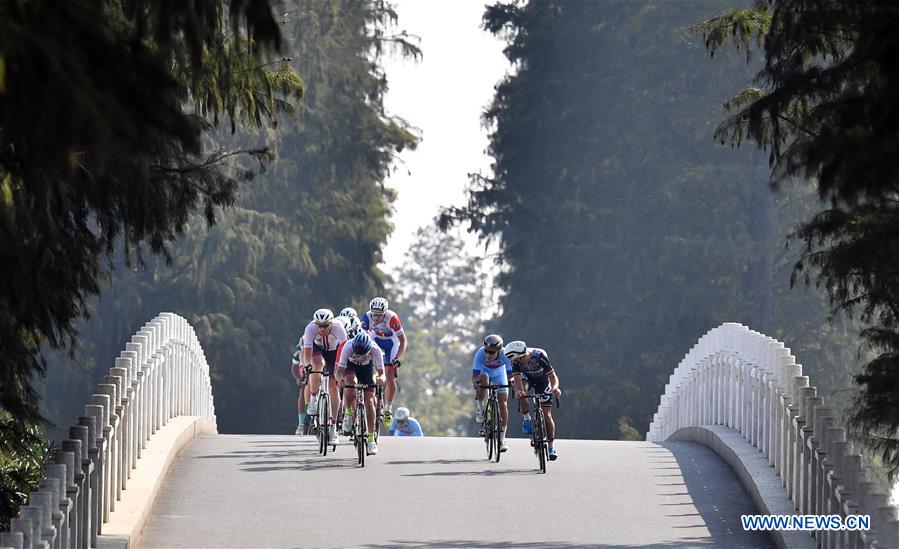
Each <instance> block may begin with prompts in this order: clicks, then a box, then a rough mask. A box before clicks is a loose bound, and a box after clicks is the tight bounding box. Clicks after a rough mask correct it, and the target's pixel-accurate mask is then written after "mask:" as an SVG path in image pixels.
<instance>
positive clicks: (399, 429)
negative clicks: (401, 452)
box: [387, 417, 424, 437]
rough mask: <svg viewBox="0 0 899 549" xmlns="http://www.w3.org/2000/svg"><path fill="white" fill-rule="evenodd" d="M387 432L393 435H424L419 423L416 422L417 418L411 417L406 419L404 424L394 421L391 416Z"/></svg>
mask: <svg viewBox="0 0 899 549" xmlns="http://www.w3.org/2000/svg"><path fill="white" fill-rule="evenodd" d="M387 432H388V433H390V434H391V435H393V436H395V437H421V436H424V435H423V434H422V432H421V425H420V424H419V423H418V420H417V419H415V418H411V417H410V418H409V419H407V420H406V425H399V424H398V423H397V422H396V418H393V421H392V422H390V429H388V430H387Z"/></svg>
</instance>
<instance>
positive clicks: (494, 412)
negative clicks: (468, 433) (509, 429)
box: [478, 382, 509, 463]
mask: <svg viewBox="0 0 899 549" xmlns="http://www.w3.org/2000/svg"><path fill="white" fill-rule="evenodd" d="M478 386H480V387H483V388H484V389H487V403H486V404H485V405H484V428H483V429H484V443H485V444H486V445H487V459H488V460H493V459H495V460H496V462H497V463H499V457H500V454H501V453H502V452H501V451H500V447H501V445H502V440H501V437H502V426H501V425H500V414H499V398H498V397H497V396H496V390H497V389H504V388H507V387H509V385H508V384H506V385H493V384H487V385H484V384H483V383H481V382H478Z"/></svg>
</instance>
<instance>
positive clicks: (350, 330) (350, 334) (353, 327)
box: [334, 307, 362, 435]
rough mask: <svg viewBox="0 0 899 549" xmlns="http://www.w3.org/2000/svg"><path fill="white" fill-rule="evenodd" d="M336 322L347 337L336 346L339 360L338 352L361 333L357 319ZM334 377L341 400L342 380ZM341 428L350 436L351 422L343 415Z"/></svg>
mask: <svg viewBox="0 0 899 549" xmlns="http://www.w3.org/2000/svg"><path fill="white" fill-rule="evenodd" d="M347 309H350V308H349V307H347ZM350 310H352V309H350ZM344 311H346V309H344V310H343V311H341V312H344ZM353 312H354V313H355V311H353ZM337 321H339V322H340V324H341V326H343V329H344V330H346V337H347V338H346V339H345V340H343V341H341V342H340V344H339V345H337V358H340V352H341V351H342V350H343V347H344V346H345V345H346V344H347V343H348V342H350V341H352V340H353V338H354V337H356V334H358V333H359V332H361V331H362V322H360V321H359V317H356V316H343V315H341V316H338V317H337ZM334 377H336V378H337V388H338V391H339V394H340V396H341V398H342V397H343V385H344V384H343V379H341V378H340V377H339V376H334ZM345 408H346V406H345V405H344V409H345ZM339 409H340V408H338V410H339ZM342 427H343V432H344V434H345V435H349V434H352V422H350V423H347V421H346V415H344V422H343V426H342Z"/></svg>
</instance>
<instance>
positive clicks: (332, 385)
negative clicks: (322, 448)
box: [324, 351, 340, 425]
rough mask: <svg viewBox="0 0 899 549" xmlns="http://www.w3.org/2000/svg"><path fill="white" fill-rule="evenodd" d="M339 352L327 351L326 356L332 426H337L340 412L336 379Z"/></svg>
mask: <svg viewBox="0 0 899 549" xmlns="http://www.w3.org/2000/svg"><path fill="white" fill-rule="evenodd" d="M336 355H337V351H326V352H325V354H324V359H325V371H326V372H328V376H329V379H330V381H329V382H328V394H329V395H330V396H331V425H337V413H338V410H340V398H339V395H338V392H337V379H336V378H335V377H334V367H335V364H334V363H335V359H336V358H337V356H336Z"/></svg>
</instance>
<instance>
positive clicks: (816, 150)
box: [707, 0, 899, 475]
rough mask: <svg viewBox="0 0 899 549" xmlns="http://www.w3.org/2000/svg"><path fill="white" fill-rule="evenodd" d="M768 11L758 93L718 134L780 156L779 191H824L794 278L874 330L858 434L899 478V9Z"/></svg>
mask: <svg viewBox="0 0 899 549" xmlns="http://www.w3.org/2000/svg"><path fill="white" fill-rule="evenodd" d="M768 4H770V6H766V5H765V4H764V3H761V2H759V3H758V4H757V5H756V7H755V8H754V10H755V11H757V12H762V11H764V12H766V13H770V23H769V24H768V25H767V26H764V27H760V28H758V29H755V30H754V31H752V32H754V33H756V34H757V36H758V40H759V41H761V42H764V44H765V67H764V69H763V70H762V71H761V72H760V73H759V74H758V75H757V76H756V78H755V80H754V82H753V84H754V87H755V88H756V91H755V93H753V94H752V95H751V96H747V97H746V98H745V99H744V101H742V102H740V103H735V104H734V105H732V107H733V111H734V112H733V114H732V116H731V117H730V118H728V119H727V120H725V121H724V122H723V123H722V124H721V125H720V126H719V129H718V135H719V136H720V138H721V139H730V140H731V141H732V142H734V143H736V144H739V143H741V142H743V141H745V140H752V141H755V142H756V144H758V145H759V146H760V147H764V148H766V149H768V150H770V154H771V156H770V162H771V165H772V167H773V177H774V178H775V180H776V181H778V182H783V181H784V180H786V179H788V178H791V177H803V178H806V179H808V180H811V181H814V182H815V186H816V190H817V194H818V196H820V197H821V199H822V200H823V201H825V202H826V203H827V205H828V206H829V207H828V208H827V209H825V210H824V211H820V212H814V215H808V216H806V217H804V220H805V221H804V222H803V223H802V225H801V226H800V227H798V229H797V231H796V236H797V237H798V238H800V239H802V240H804V242H805V244H806V246H805V250H804V252H803V254H802V256H801V257H800V258H799V261H798V262H796V264H795V268H794V271H793V277H794V280H802V279H804V280H805V281H806V283H807V284H808V283H811V281H812V280H814V282H815V284H816V285H817V286H819V287H822V288H824V289H825V290H826V291H827V292H828V295H829V297H830V304H831V307H832V310H833V311H834V313H837V312H844V313H847V314H850V315H851V314H858V315H859V317H860V318H861V320H862V321H863V322H865V323H866V324H868V325H869V326H870V327H869V328H868V329H866V330H865V331H864V332H863V334H862V335H863V337H864V338H865V341H866V348H867V349H868V350H869V351H870V352H873V353H878V352H879V353H880V354H879V356H877V357H876V358H875V359H873V360H871V361H870V362H868V363H867V364H866V365H865V368H864V372H863V374H861V375H859V376H858V377H857V378H856V379H857V381H858V383H859V384H860V386H861V392H860V393H859V394H858V397H857V399H856V401H855V405H854V407H853V410H852V413H851V417H850V419H851V425H852V426H853V427H854V428H855V429H854V430H855V434H856V436H857V437H858V438H860V439H861V440H862V441H863V442H865V443H866V444H868V445H869V446H870V447H873V448H875V449H876V450H877V451H879V452H880V454H881V456H882V457H883V459H884V462H885V463H886V465H887V466H888V467H889V469H890V472H891V474H893V475H895V474H897V472H899V437H897V435H896V433H897V430H899V404H897V401H896V399H894V398H892V396H889V397H888V396H887V395H894V394H895V388H896V377H897V374H896V372H897V371H899V360H897V358H896V357H897V352H899V347H897V342H899V314H897V313H899V294H897V292H896V288H897V287H899V273H897V271H896V269H895V255H896V254H895V251H896V249H897V246H899V236H897V235H899V209H897V205H896V199H897V196H896V194H897V174H899V165H897V150H899V133H897V129H896V128H897V126H896V124H895V121H896V119H897V115H899V106H897V101H896V96H897V93H899V71H897V70H896V69H897V63H899V61H897V56H896V51H897V48H899V38H897V37H896V35H895V32H893V29H894V27H895V25H896V23H897V22H899V11H897V10H896V8H895V6H894V5H893V4H891V3H885V2H841V3H833V2H827V1H824V0H804V1H800V2H793V1H790V2H783V1H774V2H769V3H768ZM732 28H733V29H736V27H735V26H732ZM734 32H736V30H734ZM707 44H708V42H707ZM708 45H709V47H710V48H712V51H714V48H716V47H718V46H720V44H708Z"/></svg>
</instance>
